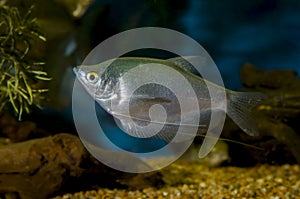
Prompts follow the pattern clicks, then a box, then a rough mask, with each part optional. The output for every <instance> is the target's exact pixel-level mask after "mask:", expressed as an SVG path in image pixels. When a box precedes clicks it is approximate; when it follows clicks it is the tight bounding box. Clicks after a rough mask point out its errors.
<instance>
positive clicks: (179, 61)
mask: <svg viewBox="0 0 300 199" xmlns="http://www.w3.org/2000/svg"><path fill="white" fill-rule="evenodd" d="M202 59H203V61H202ZM167 61H170V62H172V63H174V64H175V65H177V66H179V67H180V68H182V69H183V70H186V71H188V72H190V73H193V74H195V75H198V76H200V74H199V72H198V71H197V69H196V68H195V67H194V66H193V65H192V64H191V63H190V62H193V61H194V62H195V61H196V62H197V64H199V66H200V67H203V66H201V64H202V62H203V63H204V62H205V60H204V58H202V57H200V56H184V57H174V58H171V59H167ZM189 61H190V62H189Z"/></svg>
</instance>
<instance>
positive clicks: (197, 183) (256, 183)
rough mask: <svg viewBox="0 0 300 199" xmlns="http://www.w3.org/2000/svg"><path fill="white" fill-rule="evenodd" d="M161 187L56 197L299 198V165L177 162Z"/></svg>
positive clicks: (91, 198)
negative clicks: (247, 166) (235, 165)
mask: <svg viewBox="0 0 300 199" xmlns="http://www.w3.org/2000/svg"><path fill="white" fill-rule="evenodd" d="M162 174H163V176H164V177H163V179H164V181H165V182H166V185H165V186H163V187H162V188H160V189H157V188H155V187H149V188H145V189H142V190H129V189H128V190H127V189H122V190H121V189H105V188H101V189H98V190H91V191H86V192H78V193H75V194H65V195H63V196H57V197H55V199H61V198H63V199H69V198H70V199H71V198H72V199H73V198H77V199H87V198H89V199H96V198H97V199H98V198H99V199H100V198H115V199H121V198H141V199H142V198H158V199H160V198H204V199H210V198H220V199H227V198H228V199H231V198H245V199H248V198H253V199H254V198H264V199H283V198H289V199H290V198H291V199H293V198H294V199H297V198H299V199H300V168H299V165H283V166H270V165H260V166H256V167H251V168H238V167H220V168H209V167H205V166H202V165H199V164H196V163H182V162H181V163H174V164H172V165H171V166H169V167H167V168H165V169H163V170H162Z"/></svg>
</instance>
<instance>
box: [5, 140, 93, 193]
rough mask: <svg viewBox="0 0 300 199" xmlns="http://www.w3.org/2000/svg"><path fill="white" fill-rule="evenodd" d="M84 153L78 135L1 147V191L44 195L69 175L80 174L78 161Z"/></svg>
mask: <svg viewBox="0 0 300 199" xmlns="http://www.w3.org/2000/svg"><path fill="white" fill-rule="evenodd" d="M86 155H87V152H86V150H85V149H84V147H83V145H82V144H81V142H80V140H79V139H78V137H76V136H73V135H69V134H58V135H55V136H52V137H46V138H41V139H34V140H30V141H26V142H21V143H16V144H10V145H6V146H2V147H1V148H0V159H1V162H0V193H1V194H3V195H5V196H7V194H8V195H12V194H16V195H18V197H19V198H22V199H23V198H24V199H27V198H28V199H29V198H30V199H31V198H47V197H48V196H49V195H50V194H52V193H53V192H55V191H57V190H58V189H59V188H60V187H61V186H62V184H63V183H64V182H65V181H66V180H67V179H68V178H70V177H76V176H80V175H81V174H82V172H83V169H81V168H80V164H81V163H82V161H83V160H84V157H85V156H86ZM18 197H17V198H18Z"/></svg>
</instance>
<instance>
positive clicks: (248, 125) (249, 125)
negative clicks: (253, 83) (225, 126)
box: [227, 91, 267, 136]
mask: <svg viewBox="0 0 300 199" xmlns="http://www.w3.org/2000/svg"><path fill="white" fill-rule="evenodd" d="M266 98H267V97H266V95H264V94H262V93H256V92H249V93H247V92H235V91H230V92H228V101H227V113H228V115H229V117H231V119H232V120H233V121H234V122H235V123H236V124H237V125H238V126H239V127H240V128H241V129H242V130H243V131H244V132H245V133H247V134H248V135H251V136H254V135H258V134H259V133H258V131H257V128H256V124H255V120H254V116H253V112H252V110H253V108H254V107H256V106H257V105H258V104H260V103H261V101H262V100H263V99H266Z"/></svg>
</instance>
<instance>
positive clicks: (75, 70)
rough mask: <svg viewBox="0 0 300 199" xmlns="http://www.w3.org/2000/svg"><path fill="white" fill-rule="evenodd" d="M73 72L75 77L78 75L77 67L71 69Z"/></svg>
mask: <svg viewBox="0 0 300 199" xmlns="http://www.w3.org/2000/svg"><path fill="white" fill-rule="evenodd" d="M73 72H74V73H75V75H76V76H77V75H78V68H77V67H74V68H73Z"/></svg>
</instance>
